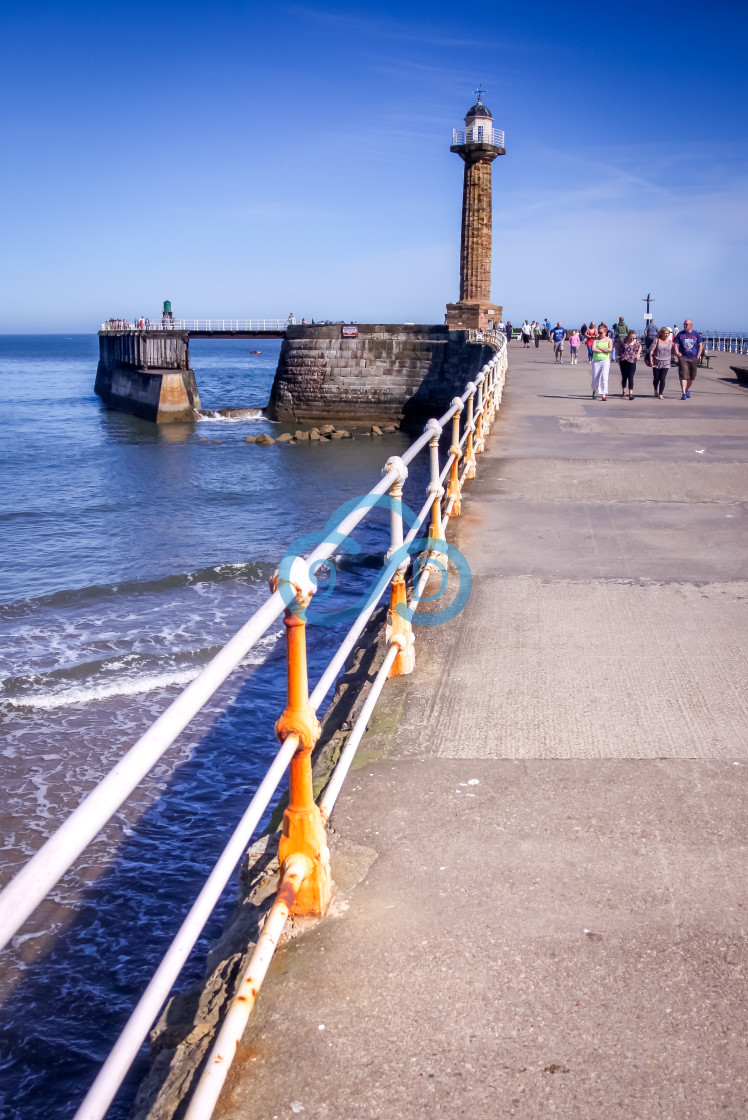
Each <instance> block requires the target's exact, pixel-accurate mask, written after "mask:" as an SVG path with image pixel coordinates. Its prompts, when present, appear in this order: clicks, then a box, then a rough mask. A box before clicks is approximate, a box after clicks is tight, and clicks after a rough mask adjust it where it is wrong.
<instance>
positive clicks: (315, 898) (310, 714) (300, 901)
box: [270, 558, 332, 916]
mask: <svg viewBox="0 0 748 1120" xmlns="http://www.w3.org/2000/svg"><path fill="white" fill-rule="evenodd" d="M278 584H279V579H278V576H277V575H276V576H274V577H273V579H272V580H271V581H270V588H271V590H272V591H276V590H277V589H278ZM288 586H290V588H291V589H292V591H293V597H294V599H295V602H294V603H293V604H291V605H289V606H287V607H286V612H285V617H284V620H283V622H284V625H285V627H286V680H287V695H286V708H285V711H284V712H283V715H282V716H281V717H280V719H279V720H278V722H277V723H276V725H275V734H276V735H277V737H278V739H279V740H280V742H281V743H282V742H285V740H286V739H287V738H288V736H289V735H294V736H295V737H296V739H297V740H298V747H297V749H296V753H295V754H294V756H293V758H292V759H291V764H290V767H289V797H288V808H287V809H286V811H285V813H284V814H283V831H282V834H281V838H280V843H279V845H278V860H279V863H280V867H281V879H282V877H283V870H284V864H286V862H287V861H288V860H290V859H291V857H293V858H297V857H299V856H301V857H303V858H305V859H306V861H307V864H308V868H309V870H308V873H307V875H306V876H305V878H304V881H303V883H302V884H301V887H300V889H299V892H298V894H297V895H296V900H295V902H294V904H293V908H292V910H291V913H292V914H298V915H310V916H311V915H316V916H321V915H322V914H324V913H325V912H326V910H327V907H328V906H329V904H330V899H331V897H332V879H331V877H330V853H329V851H328V848H327V839H326V837H325V828H324V825H323V823H322V817H321V816H320V811H319V809H318V807H317V805H316V803H315V800H314V786H313V782H312V750H313V749H314V744H315V743H316V742H317V740H318V739H319V736H320V725H319V720H318V719H317V717H316V715H315V714H314V711H313V709H312V707H311V705H310V703H309V679H308V675H307V660H306V608H307V607H308V605H309V603H310V601H311V598H312V595H313V594H314V591H315V590H316V588H315V586H314V584H313V583H312V581H311V579H310V578H309V572H308V570H307V567H306V564H305V563H304V561H303V560H301V558H297V559H296V560H295V561H294V562H293V564H292V565H291V572H290V579H289V581H288ZM286 601H287V602H288V600H286Z"/></svg>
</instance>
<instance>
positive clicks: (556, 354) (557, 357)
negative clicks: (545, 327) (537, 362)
mask: <svg viewBox="0 0 748 1120" xmlns="http://www.w3.org/2000/svg"><path fill="white" fill-rule="evenodd" d="M565 341H566V329H565V328H564V327H562V326H561V323H560V322H558V323H556V326H555V327H553V328H552V329H551V342H552V343H553V358H554V361H555V363H556V365H557V366H561V365H563V364H564V342H565Z"/></svg>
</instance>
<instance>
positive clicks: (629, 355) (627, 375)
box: [618, 331, 642, 401]
mask: <svg viewBox="0 0 748 1120" xmlns="http://www.w3.org/2000/svg"><path fill="white" fill-rule="evenodd" d="M641 352H642V344H641V342H640V341H639V339H638V338H637V337H636V331H629V332H628V334H627V335H626V337H625V338H624V339H623V341H622V342H621V343H619V346H618V364H619V365H620V367H621V397H622V398H623V399H624V400H626V390H627V389H628V399H629V400H630V401H632V400H633V399H634V374H635V373H636V363H637V362H638V360H639V357H640V355H641Z"/></svg>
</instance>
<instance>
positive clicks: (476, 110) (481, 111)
mask: <svg viewBox="0 0 748 1120" xmlns="http://www.w3.org/2000/svg"><path fill="white" fill-rule="evenodd" d="M470 117H488V118H489V120H493V113H492V112H491V110H490V109H487V108H486V106H485V105H484V104H483V99H482V95H481V94H480V93H479V94H478V100H477V101H476V103H475V105H473V107H472V109H468V111H467V113H466V114H465V120H469V119H470Z"/></svg>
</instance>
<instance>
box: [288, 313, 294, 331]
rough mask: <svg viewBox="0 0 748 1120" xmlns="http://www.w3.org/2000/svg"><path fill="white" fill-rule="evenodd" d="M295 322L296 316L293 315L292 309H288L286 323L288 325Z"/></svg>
mask: <svg viewBox="0 0 748 1120" xmlns="http://www.w3.org/2000/svg"><path fill="white" fill-rule="evenodd" d="M295 323H296V316H295V315H294V313H293V311H289V313H288V325H289V327H292V326H294V325H295Z"/></svg>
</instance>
